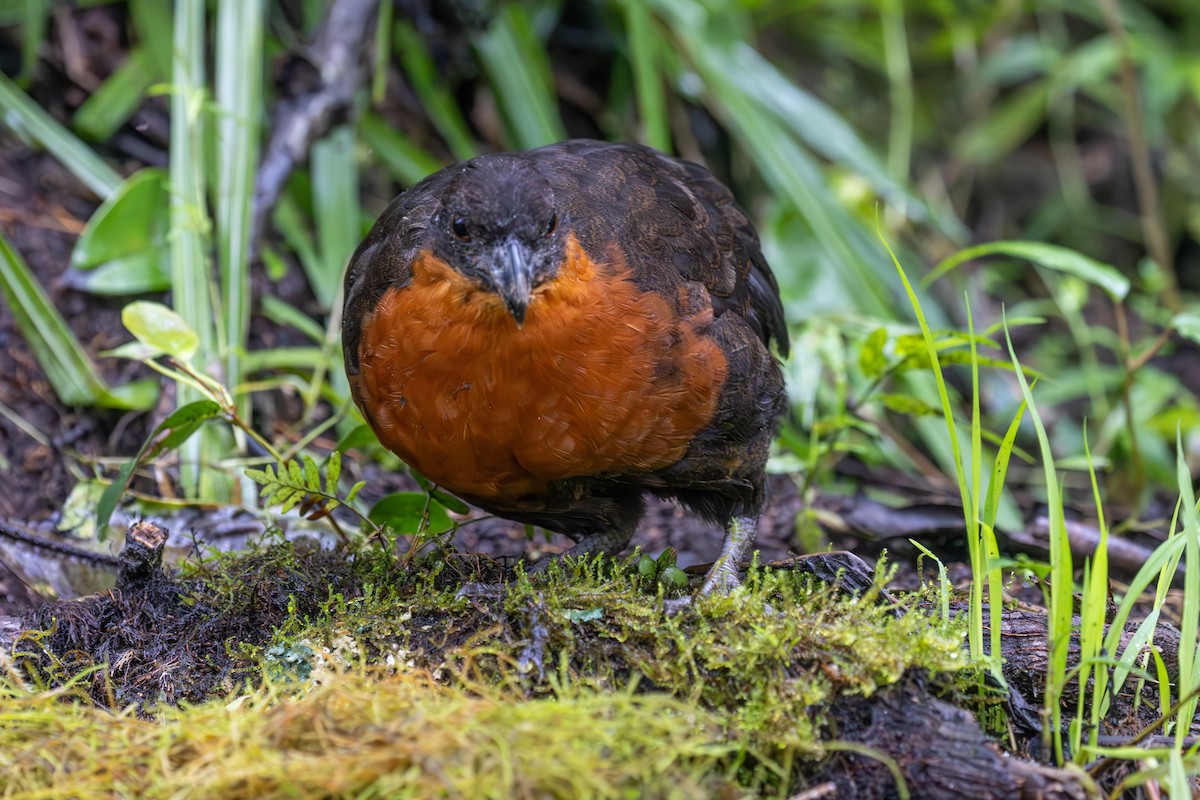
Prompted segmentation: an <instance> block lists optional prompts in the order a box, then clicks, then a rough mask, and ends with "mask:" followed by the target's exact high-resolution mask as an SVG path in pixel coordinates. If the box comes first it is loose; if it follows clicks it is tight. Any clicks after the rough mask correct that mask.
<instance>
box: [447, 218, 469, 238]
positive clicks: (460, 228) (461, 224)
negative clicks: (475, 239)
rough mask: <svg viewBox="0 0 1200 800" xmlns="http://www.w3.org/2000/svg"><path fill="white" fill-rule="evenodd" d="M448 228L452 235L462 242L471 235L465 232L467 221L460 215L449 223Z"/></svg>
mask: <svg viewBox="0 0 1200 800" xmlns="http://www.w3.org/2000/svg"><path fill="white" fill-rule="evenodd" d="M450 230H452V231H454V235H455V236H457V237H458V238H459V239H461V240H463V241H464V242H469V241H471V235H470V234H469V233H467V221H466V220H465V219H463V218H462V217H455V218H454V222H452V223H450Z"/></svg>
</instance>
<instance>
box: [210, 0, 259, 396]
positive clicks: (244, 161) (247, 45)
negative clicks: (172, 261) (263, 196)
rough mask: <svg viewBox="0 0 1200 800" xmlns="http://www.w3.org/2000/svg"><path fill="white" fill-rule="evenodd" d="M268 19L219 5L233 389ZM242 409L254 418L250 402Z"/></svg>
mask: <svg viewBox="0 0 1200 800" xmlns="http://www.w3.org/2000/svg"><path fill="white" fill-rule="evenodd" d="M264 15H265V7H264V3H263V0H221V2H220V4H219V5H218V7H217V59H216V100H217V105H218V107H219V109H220V113H219V116H218V117H217V120H216V122H217V150H218V152H219V153H221V158H219V159H218V171H217V196H216V222H217V263H218V265H219V270H220V275H221V297H222V299H223V301H224V309H223V315H222V319H223V323H224V337H223V338H224V344H225V347H224V369H225V383H226V385H228V386H236V385H238V384H239V383H241V381H242V366H241V358H242V354H243V353H244V352H245V350H246V337H247V335H248V334H249V330H250V264H249V259H250V210H251V205H252V204H253V201H254V175H255V171H256V169H257V168H258V155H259V152H258V151H259V128H260V115H261V107H262V83H263V81H262V78H263V18H264ZM242 410H243V412H244V413H248V412H249V400H248V398H247V399H246V401H245V402H244V403H243V409H242Z"/></svg>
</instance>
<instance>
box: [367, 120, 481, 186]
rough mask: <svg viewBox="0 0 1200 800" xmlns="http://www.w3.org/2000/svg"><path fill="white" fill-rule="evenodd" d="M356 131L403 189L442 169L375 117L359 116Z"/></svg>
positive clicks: (431, 156)
mask: <svg viewBox="0 0 1200 800" xmlns="http://www.w3.org/2000/svg"><path fill="white" fill-rule="evenodd" d="M358 132H359V135H361V136H362V138H363V141H364V142H366V144H367V146H368V147H370V148H371V149H372V150H373V151H375V156H376V157H377V158H378V159H379V160H380V161H382V162H383V166H384V167H385V168H386V169H387V171H388V172H390V173H391V175H392V177H393V178H395V179H396V180H398V181H400V183H402V184H404V185H406V186H412V185H413V184H414V183H416V182H417V181H419V180H421V179H422V178H424V177H425V176H426V175H429V174H430V173H433V172H437V171H438V170H439V169H441V168H442V167H444V166H446V165H445V164H444V163H442V162H441V161H439V160H438V159H437V158H435V157H434V156H433V155H431V154H430V153H428V152H426V151H425V150H423V149H421V148H420V147H419V146H418V145H417V144H415V143H414V142H413V141H412V140H411V139H409V138H408V137H407V136H405V135H404V134H403V133H401V132H400V131H397V130H393V129H392V128H391V127H389V126H388V124H387V123H386V122H384V121H383V120H382V119H380V118H379V117H378V116H377V115H375V114H364V115H363V117H362V119H361V120H359V122H358ZM469 157H470V156H468V158H469Z"/></svg>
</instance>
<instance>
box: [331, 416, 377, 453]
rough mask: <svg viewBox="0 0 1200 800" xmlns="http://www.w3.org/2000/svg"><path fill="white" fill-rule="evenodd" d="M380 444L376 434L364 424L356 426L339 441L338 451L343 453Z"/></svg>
mask: <svg viewBox="0 0 1200 800" xmlns="http://www.w3.org/2000/svg"><path fill="white" fill-rule="evenodd" d="M378 444H379V440H378V439H376V438H375V432H374V431H372V430H371V426H370V425H367V424H366V423H363V424H361V425H356V426H354V427H353V428H351V429H350V430H348V431H346V433H345V434H344V435H343V436H342V438H340V439H338V443H337V449H338V450H341V451H342V452H343V453H344V452H346V451H347V450H353V449H355V448H363V447H374V446H377V445H378Z"/></svg>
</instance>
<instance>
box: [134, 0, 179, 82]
mask: <svg viewBox="0 0 1200 800" xmlns="http://www.w3.org/2000/svg"><path fill="white" fill-rule="evenodd" d="M172 5H173V4H172V3H169V2H166V0H129V16H130V18H131V19H132V20H133V28H134V30H135V31H137V35H138V43H139V44H140V46H141V47H142V48H144V49H145V51H146V58H147V68H148V69H149V70H150V75H151V76H152V77H153V78H154V80H164V81H165V80H168V79H169V78H170V76H171V74H172V72H173V71H174V69H175V67H174V55H173V53H172V47H173V44H174V42H173V40H172V39H171V38H170V37H168V36H167V35H166V32H167V31H170V30H174V29H175V24H174V22H173V20H172V18H171V16H172V10H171V9H172ZM175 5H177V3H176V4H175Z"/></svg>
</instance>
